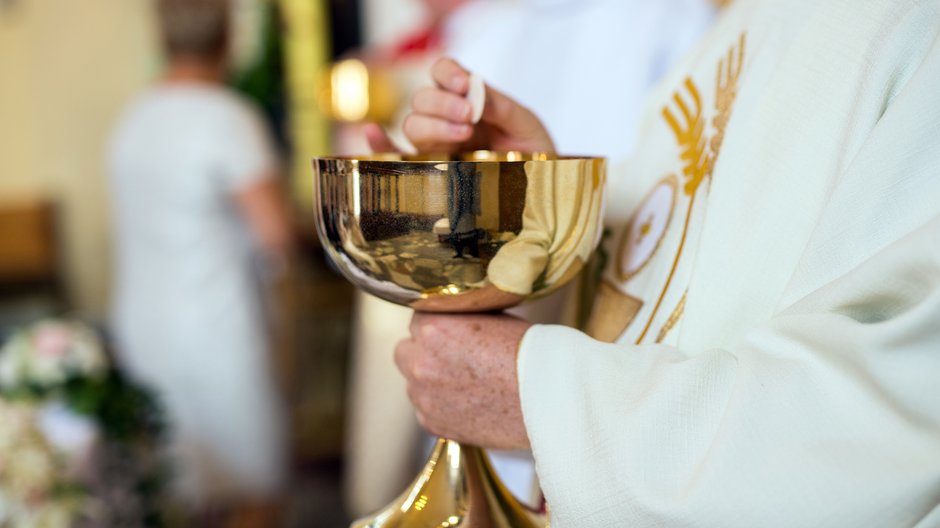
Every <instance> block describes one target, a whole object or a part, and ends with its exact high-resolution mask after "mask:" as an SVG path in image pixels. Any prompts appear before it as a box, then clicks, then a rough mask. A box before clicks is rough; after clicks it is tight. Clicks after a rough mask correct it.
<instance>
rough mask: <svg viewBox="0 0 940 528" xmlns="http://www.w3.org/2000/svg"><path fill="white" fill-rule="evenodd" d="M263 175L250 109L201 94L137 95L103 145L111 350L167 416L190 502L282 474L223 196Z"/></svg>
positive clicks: (271, 395) (235, 235) (260, 351)
mask: <svg viewBox="0 0 940 528" xmlns="http://www.w3.org/2000/svg"><path fill="white" fill-rule="evenodd" d="M274 166H275V158H274V156H273V152H272V148H271V146H270V141H269V138H268V136H267V135H266V133H265V130H264V128H263V125H262V122H261V120H260V118H259V115H258V114H257V112H256V111H255V110H254V109H253V108H251V107H250V106H249V105H248V104H247V103H246V102H245V101H242V100H240V99H239V98H238V97H237V96H236V95H234V94H232V93H230V92H228V91H227V90H225V89H222V88H216V87H211V86H208V85H186V86H181V85H175V86H160V87H156V88H153V89H151V90H149V91H148V92H146V93H145V94H143V95H142V96H141V97H139V98H138V99H137V100H136V101H135V102H134V103H133V104H132V105H131V106H130V108H129V109H128V110H127V111H126V113H125V114H124V116H123V117H122V119H121V120H120V123H119V125H118V126H117V129H116V132H115V135H114V137H113V142H112V145H111V150H110V155H109V172H110V178H111V190H112V193H113V196H112V201H113V209H114V226H115V234H116V240H115V244H116V252H115V253H116V259H117V263H116V264H117V266H116V268H117V273H116V277H115V280H114V298H113V326H114V332H115V338H116V342H117V345H118V353H119V356H120V358H121V359H122V361H123V363H124V366H125V367H126V368H127V369H129V371H130V372H131V373H132V374H133V375H134V376H136V377H137V378H139V379H140V380H142V381H144V382H145V383H148V384H149V385H151V386H152V387H153V388H154V389H155V390H156V391H157V393H158V395H159V396H160V398H161V400H162V403H163V404H164V406H165V407H166V410H167V414H168V418H169V419H170V421H171V428H172V454H173V456H174V458H175V462H176V463H175V470H176V475H175V477H176V479H177V484H178V489H179V491H180V492H181V493H182V494H184V495H186V496H189V497H192V498H195V499H197V500H198V499H204V498H212V497H218V496H225V495H230V494H235V493H259V494H260V493H267V492H270V491H273V490H274V489H275V488H276V487H277V486H278V485H279V484H280V483H281V480H282V478H283V473H284V464H283V461H284V433H283V416H282V413H283V411H282V408H281V405H280V402H279V401H278V397H277V395H276V391H275V387H274V383H273V379H272V374H271V366H270V363H271V361H270V358H269V357H268V343H267V337H266V334H265V321H264V313H263V310H262V307H261V296H260V294H261V284H260V281H259V280H258V278H257V273H255V269H254V266H253V254H254V252H253V250H252V246H251V243H250V240H249V237H248V236H247V228H246V226H245V225H244V224H243V222H242V220H241V218H240V217H239V215H238V213H237V211H236V210H235V207H234V203H233V199H232V198H233V193H235V192H237V191H239V190H240V189H243V188H245V187H247V186H249V185H251V184H254V183H257V179H258V178H259V177H262V176H263V175H265V174H270V173H271V171H272V169H273V168H274Z"/></svg>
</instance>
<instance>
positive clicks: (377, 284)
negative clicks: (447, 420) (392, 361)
mask: <svg viewBox="0 0 940 528" xmlns="http://www.w3.org/2000/svg"><path fill="white" fill-rule="evenodd" d="M315 165H316V200H317V206H316V214H317V228H318V231H319V235H320V239H321V241H322V242H323V244H324V246H325V247H326V249H327V252H328V253H329V255H330V257H331V259H332V260H333V261H334V262H335V263H336V264H337V266H338V267H339V268H340V269H341V270H342V271H343V273H344V274H345V275H346V277H347V278H349V280H351V281H352V282H353V283H355V284H356V285H357V286H359V287H360V288H362V289H364V290H365V291H367V292H369V293H371V294H373V295H376V296H378V297H381V298H383V299H386V300H389V301H392V302H394V303H398V304H402V305H406V306H410V307H412V308H415V309H418V310H423V311H438V312H468V311H487V310H495V309H501V308H507V307H509V306H513V305H516V304H519V303H520V302H522V301H524V300H526V299H531V298H536V297H541V296H543V295H546V294H548V293H551V292H552V291H554V290H555V289H557V288H558V287H559V286H561V285H562V284H563V283H565V282H566V281H568V280H569V279H571V278H572V277H573V276H574V275H576V274H577V272H578V271H579V270H580V269H581V267H582V266H583V264H584V263H585V262H586V260H587V258H588V257H589V256H590V253H591V252H592V251H593V249H594V247H595V245H596V243H597V241H598V236H599V233H600V229H599V226H600V220H601V219H600V216H601V199H602V192H603V187H604V177H605V163H604V160H603V159H600V158H559V157H550V156H547V155H544V154H521V153H513V152H510V153H492V152H475V153H470V154H466V155H462V156H458V157H448V156H421V157H404V158H403V157H401V156H399V155H377V156H373V157H370V158H359V159H350V158H319V159H317V160H316V161H315Z"/></svg>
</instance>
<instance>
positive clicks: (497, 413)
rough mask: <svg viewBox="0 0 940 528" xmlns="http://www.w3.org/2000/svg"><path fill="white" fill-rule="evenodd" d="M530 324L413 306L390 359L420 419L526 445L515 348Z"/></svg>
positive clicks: (448, 433)
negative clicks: (430, 311)
mask: <svg viewBox="0 0 940 528" xmlns="http://www.w3.org/2000/svg"><path fill="white" fill-rule="evenodd" d="M530 326H531V323H528V322H526V321H523V320H521V319H517V318H515V317H511V316H508V315H477V314H473V315H469V314H468V315H444V314H428V313H420V312H419V313H415V315H414V318H413V319H412V321H411V338H410V339H406V340H404V341H402V342H400V343H399V344H398V346H397V347H396V349H395V362H396V363H397V364H398V368H399V370H401V372H402V374H404V376H405V379H406V381H407V383H408V397H409V398H411V402H412V403H413V404H414V406H415V409H416V410H417V414H418V420H419V421H420V422H421V425H423V426H424V427H425V429H427V430H428V431H429V432H431V433H432V434H435V435H437V436H441V437H445V438H449V439H452V440H457V441H458V442H464V443H467V444H472V445H478V446H482V447H490V448H496V449H522V448H527V447H529V437H528V435H527V434H526V430H525V424H524V423H523V421H522V406H521V403H520V401H519V384H518V381H517V378H516V354H517V352H518V349H519V342H520V341H521V340H522V336H523V335H524V334H525V332H526V330H528V329H529V327H530Z"/></svg>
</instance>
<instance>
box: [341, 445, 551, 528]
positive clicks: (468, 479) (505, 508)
mask: <svg viewBox="0 0 940 528" xmlns="http://www.w3.org/2000/svg"><path fill="white" fill-rule="evenodd" d="M547 526H548V520H547V518H546V517H545V516H544V515H541V514H538V513H536V512H533V511H532V510H530V509H529V508H527V507H525V506H524V505H522V504H521V503H520V502H519V501H518V500H516V498H515V497H513V495H512V494H511V493H510V492H509V490H507V489H506V486H505V485H503V483H502V482H501V481H500V480H499V477H498V476H497V475H496V472H495V471H494V470H493V467H492V465H491V464H490V462H489V459H488V458H487V456H486V453H485V452H484V451H483V450H482V449H480V448H478V447H473V446H465V445H461V444H458V443H457V442H454V441H453V440H446V439H443V438H442V439H439V440H438V441H437V445H435V446H434V451H433V452H432V453H431V457H430V458H429V459H428V462H427V464H426V465H425V466H424V469H423V470H422V471H421V473H420V474H419V475H418V478H417V479H415V481H414V482H413V483H412V485H411V487H410V488H409V489H408V490H407V491H405V492H404V493H403V494H402V495H401V496H400V497H398V499H396V500H395V501H394V502H392V503H391V504H390V505H388V506H387V507H386V508H385V509H384V510H382V511H381V512H379V513H377V514H375V515H373V516H372V517H368V518H365V519H360V520H358V521H356V522H354V523H353V524H352V528H454V527H459V528H546V527H547Z"/></svg>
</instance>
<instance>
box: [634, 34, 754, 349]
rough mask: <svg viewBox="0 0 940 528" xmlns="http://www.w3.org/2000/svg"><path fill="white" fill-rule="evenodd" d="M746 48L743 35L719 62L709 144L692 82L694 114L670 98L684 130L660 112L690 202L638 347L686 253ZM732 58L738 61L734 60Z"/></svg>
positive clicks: (665, 111) (682, 102) (688, 87)
mask: <svg viewBox="0 0 940 528" xmlns="http://www.w3.org/2000/svg"><path fill="white" fill-rule="evenodd" d="M746 46H747V35H746V34H745V33H742V34H741V37H740V39H739V41H738V43H737V44H736V45H735V46H732V47H731V49H729V50H728V56H727V60H725V59H722V60H720V61H719V62H718V74H717V76H716V79H715V87H716V92H715V110H716V112H715V117H714V119H712V126H713V127H714V128H715V132H714V134H713V135H712V138H711V141H708V142H706V141H705V127H704V125H703V120H702V99H701V95H699V91H698V88H697V87H696V86H695V82H694V81H692V79H690V78H689V79H686V81H685V88H686V90H687V91H688V92H689V95H690V96H691V97H692V102H693V103H694V111H693V110H691V109H690V108H689V106H688V105H687V104H686V102H685V100H683V99H682V97H680V94H679V92H676V94H675V95H674V96H673V101H675V103H676V106H678V108H679V111H680V112H681V114H682V117H683V118H684V119H685V127H683V126H682V125H680V124H679V120H678V119H676V117H675V114H673V112H672V111H671V110H670V108H669V107H668V106H667V107H664V108H663V111H662V114H663V117H664V118H665V120H666V123H667V124H668V125H669V127H670V128H671V129H672V131H673V133H674V134H675V136H676V143H678V145H679V147H680V148H681V149H682V152H681V154H680V157H681V159H682V161H684V162H685V166H684V167H683V170H682V172H683V174H684V175H685V177H686V180H687V181H686V184H685V192H686V194H688V195H689V196H691V198H690V200H689V210H688V212H687V213H686V217H685V225H684V226H683V229H682V238H681V239H680V240H679V248H678V250H677V251H676V258H675V260H674V261H673V263H672V269H671V270H670V271H669V276H668V277H667V278H666V284H665V286H663V290H662V293H661V294H660V295H659V299H658V300H657V301H656V304H655V305H654V306H653V312H652V313H651V314H650V318H649V320H648V321H647V322H646V327H644V328H643V332H641V333H640V337H639V338H637V340H636V342H637V343H641V342H642V341H643V339H644V338H645V337H646V334H647V333H648V332H649V330H650V327H651V326H652V325H653V320H654V319H655V318H656V314H657V313H658V312H659V309H660V307H662V303H663V299H664V298H665V297H666V292H668V291H669V286H671V285H672V280H673V279H674V278H675V274H676V268H678V266H679V258H680V257H681V256H682V251H683V250H684V249H685V241H686V237H687V236H688V232H689V222H690V221H691V219H692V210H693V208H694V207H695V199H696V196H697V193H696V191H697V190H698V186H699V185H700V184H701V183H702V181H703V180H704V179H705V178H709V179H711V176H712V172H713V171H714V168H715V163H716V161H717V159H718V155H719V154H720V152H721V146H722V143H723V142H724V134H725V127H727V125H728V121H729V120H730V119H731V111H732V108H733V107H734V102H735V100H736V98H737V95H738V80H739V79H740V76H741V70H742V67H743V65H744V53H745V48H746ZM735 58H737V60H735ZM706 145H707V147H706Z"/></svg>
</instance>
